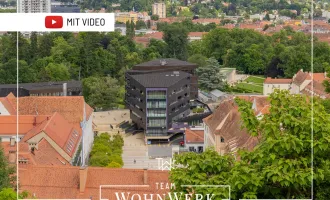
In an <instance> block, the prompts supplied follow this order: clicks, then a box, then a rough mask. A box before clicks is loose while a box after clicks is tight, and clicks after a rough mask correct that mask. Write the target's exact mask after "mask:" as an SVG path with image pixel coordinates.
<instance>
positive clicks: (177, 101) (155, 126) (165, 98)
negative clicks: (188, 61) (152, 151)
mask: <svg viewBox="0 0 330 200" xmlns="http://www.w3.org/2000/svg"><path fill="white" fill-rule="evenodd" d="M190 79H191V75H190V74H189V73H186V72H183V71H168V72H152V73H151V72H144V73H141V71H138V73H136V72H135V71H128V72H127V73H126V95H125V102H126V105H127V107H128V108H129V109H130V115H131V119H132V121H133V122H134V123H136V124H137V126H138V127H139V128H142V129H144V131H145V139H146V142H149V141H151V140H164V141H169V140H170V138H171V137H172V136H173V135H174V134H175V133H169V132H168V129H170V128H171V127H172V122H173V121H174V120H176V119H178V118H180V117H184V116H187V115H189V113H190V107H189V101H190Z"/></svg>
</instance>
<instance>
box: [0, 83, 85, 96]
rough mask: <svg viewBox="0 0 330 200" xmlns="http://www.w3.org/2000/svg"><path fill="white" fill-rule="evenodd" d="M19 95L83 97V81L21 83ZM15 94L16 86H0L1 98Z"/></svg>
mask: <svg viewBox="0 0 330 200" xmlns="http://www.w3.org/2000/svg"><path fill="white" fill-rule="evenodd" d="M18 87H19V89H18V93H19V96H20V97H24V96H80V95H82V84H81V81H57V82H41V83H19V85H18ZM10 93H13V94H14V95H15V96H16V95H17V85H16V84H3V85H0V97H6V96H7V95H8V94H10Z"/></svg>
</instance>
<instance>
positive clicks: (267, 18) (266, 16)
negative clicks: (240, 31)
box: [265, 13, 270, 21]
mask: <svg viewBox="0 0 330 200" xmlns="http://www.w3.org/2000/svg"><path fill="white" fill-rule="evenodd" d="M265 19H266V20H267V21H270V17H269V14H268V13H267V14H266V15H265Z"/></svg>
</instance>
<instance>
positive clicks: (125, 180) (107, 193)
mask: <svg viewBox="0 0 330 200" xmlns="http://www.w3.org/2000/svg"><path fill="white" fill-rule="evenodd" d="M18 176H19V177H18V178H19V185H20V187H19V192H22V191H29V193H30V194H31V195H32V197H34V198H38V199H93V200H94V199H117V198H116V194H115V193H116V192H117V193H121V192H125V196H126V194H127V193H126V192H130V194H131V195H133V194H140V195H141V196H142V197H143V194H146V195H148V197H149V196H150V194H154V195H155V196H156V195H157V194H160V196H163V194H167V193H168V192H170V189H169V187H167V188H161V187H160V183H162V184H166V183H168V184H170V181H169V173H168V171H167V170H166V171H161V170H147V169H145V170H143V169H142V170H139V169H113V168H106V167H85V168H79V167H74V166H42V165H41V166H40V165H38V166H25V165H24V164H21V165H20V167H19V173H18ZM132 184H134V185H136V187H132V186H131V187H129V185H132ZM125 185H126V186H125ZM145 185H149V186H148V187H144V186H145ZM139 186H140V187H139ZM100 195H101V196H100ZM135 196H137V195H135Z"/></svg>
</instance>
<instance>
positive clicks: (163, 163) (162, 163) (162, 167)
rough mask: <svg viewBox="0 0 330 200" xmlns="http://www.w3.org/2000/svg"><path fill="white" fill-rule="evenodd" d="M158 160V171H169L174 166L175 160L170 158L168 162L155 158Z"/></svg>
mask: <svg viewBox="0 0 330 200" xmlns="http://www.w3.org/2000/svg"><path fill="white" fill-rule="evenodd" d="M156 159H157V160H158V169H159V170H162V171H164V170H171V169H172V167H173V166H174V164H175V160H174V159H172V158H170V159H169V160H165V159H163V158H156Z"/></svg>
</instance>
